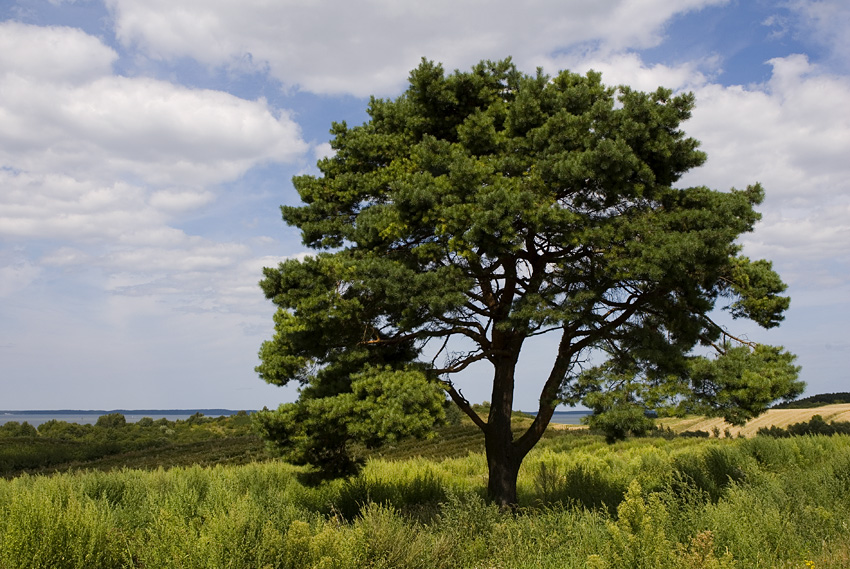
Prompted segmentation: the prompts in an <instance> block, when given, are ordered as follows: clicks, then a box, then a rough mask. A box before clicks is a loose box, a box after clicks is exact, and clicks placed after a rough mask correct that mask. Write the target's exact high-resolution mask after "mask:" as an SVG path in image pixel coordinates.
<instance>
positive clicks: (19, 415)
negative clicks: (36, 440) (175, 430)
mask: <svg viewBox="0 0 850 569" xmlns="http://www.w3.org/2000/svg"><path fill="white" fill-rule="evenodd" d="M109 413H121V414H122V415H124V418H125V419H127V422H128V423H135V422H136V421H138V420H139V419H141V418H142V417H150V418H151V419H153V420H157V419H163V418H164V419H168V420H169V421H177V420H178V419H180V420H185V419H188V418H189V417H191V416H192V415H194V414H195V413H201V414H202V415H204V416H205V417H221V416H222V415H224V416H230V415H235V414H236V413H238V411H233V410H231V409H113V410H112V411H103V410H85V411H83V410H78V409H61V410H58V411H34V410H29V411H0V425H2V424H4V423H8V422H9V421H17V422H18V423H23V422H24V421H26V422H27V423H29V424H30V425H32V426H33V427H38V426H39V425H41V424H42V423H46V422H47V421H50V420H52V419H55V420H57V421H65V422H66V423H77V424H79V425H94V424H95V423H96V422H97V418H98V417H100V416H101V415H108V414H109ZM249 413H250V411H249Z"/></svg>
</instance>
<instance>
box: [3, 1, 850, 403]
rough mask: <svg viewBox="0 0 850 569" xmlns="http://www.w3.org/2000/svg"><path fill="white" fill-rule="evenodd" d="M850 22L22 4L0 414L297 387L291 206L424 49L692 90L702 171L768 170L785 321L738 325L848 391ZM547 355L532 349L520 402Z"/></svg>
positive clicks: (713, 181) (719, 174)
mask: <svg viewBox="0 0 850 569" xmlns="http://www.w3.org/2000/svg"><path fill="white" fill-rule="evenodd" d="M520 5H521V8H520ZM848 29H850V5H848V4H847V3H846V1H845V0H823V1H802V0H789V1H785V2H780V1H761V0H747V1H744V0H740V1H733V0H604V1H600V0H529V1H526V2H523V3H521V4H520V3H517V2H509V1H506V0H490V1H488V2H482V1H481V0H432V1H429V2H427V3H426V2H401V1H398V0H345V1H343V0H316V1H313V2H301V1H296V0H280V1H278V2H266V1H263V0H240V1H239V2H235V1H233V0H145V1H139V0H50V1H41V0H19V1H17V2H15V1H10V0H5V1H4V2H2V3H0V408H3V409H58V408H95V409H97V408H100V409H110V408H179V407H184V408H185V407H225V408H232V409H242V408H245V409H253V408H260V407H263V406H264V405H267V406H269V407H273V406H276V405H277V404H278V403H280V402H282V401H287V400H292V399H293V398H294V397H295V396H296V391H295V389H294V388H278V387H273V386H268V385H266V384H264V383H263V382H262V381H261V380H260V379H258V378H257V376H256V374H255V373H254V371H253V368H254V366H255V365H256V364H257V350H258V349H259V346H260V344H261V343H262V341H263V340H264V339H266V338H268V337H270V335H271V332H272V313H273V307H272V306H271V304H270V303H268V302H267V301H266V300H265V299H264V298H263V296H262V294H261V292H260V290H259V288H258V287H257V285H256V283H257V281H258V280H259V279H260V277H261V269H262V267H263V266H272V265H276V264H277V263H278V262H279V261H280V260H282V259H284V258H286V257H291V256H295V255H299V254H302V253H304V252H305V251H304V248H303V247H302V245H301V242H300V237H299V235H298V233H297V232H296V231H294V230H293V229H291V228H288V227H286V226H285V225H284V224H283V223H282V222H281V221H280V214H279V209H278V206H279V205H281V204H295V203H297V201H298V197H297V195H296V193H295V191H294V190H293V189H292V185H291V183H290V179H291V177H292V176H293V175H295V174H300V173H305V172H315V168H314V165H315V162H316V159H317V158H318V157H321V156H323V155H326V154H327V153H328V152H329V146H328V144H327V141H328V129H329V127H330V123H331V122H332V121H340V120H346V121H348V122H349V123H352V124H359V123H361V122H363V121H364V120H365V119H366V115H365V112H364V109H365V106H366V102H367V100H368V96H369V95H370V94H375V95H378V96H382V97H393V96H396V95H398V94H400V93H401V92H402V91H403V90H404V88H405V81H406V78H407V74H408V72H409V70H410V69H411V68H413V67H415V66H416V65H417V64H418V62H419V60H420V58H421V57H423V56H424V57H427V58H429V59H433V60H436V61H440V62H443V63H444V65H445V67H446V68H447V69H455V68H462V69H467V68H469V67H470V66H472V65H473V64H474V63H476V62H477V61H479V60H481V59H501V58H503V57H505V56H508V55H510V56H513V58H514V60H515V61H516V63H517V64H518V65H519V66H520V67H521V68H522V69H523V70H525V71H527V72H533V71H534V69H535V68H536V67H538V66H541V67H543V68H544V69H545V70H546V71H547V72H549V73H555V72H557V71H558V70H560V69H571V70H573V71H579V72H584V71H586V70H588V69H596V70H598V71H601V72H602V73H603V80H604V81H605V82H606V83H608V84H629V85H631V86H633V87H635V88H639V89H643V90H651V89H654V88H655V87H657V86H659V85H663V86H666V87H669V88H672V89H674V90H676V91H693V92H694V93H695V94H696V96H697V108H696V110H695V112H694V115H693V118H692V119H691V121H689V122H688V123H686V124H685V125H684V127H685V130H686V131H687V132H688V134H690V135H691V136H694V137H696V138H697V139H699V140H701V141H702V143H703V149H704V150H705V151H706V152H707V153H708V155H709V160H708V162H707V163H706V164H705V165H704V166H703V167H701V168H699V169H696V170H694V171H692V172H690V173H689V174H688V175H687V176H686V177H685V178H684V179H683V180H682V181H681V183H680V185H681V186H683V187H684V186H691V185H707V186H710V187H713V188H716V189H724V190H725V189H728V188H731V187H733V186H735V187H743V186H745V185H747V184H750V183H753V182H756V181H758V182H761V183H762V184H763V185H764V186H765V188H766V191H767V199H766V201H765V203H764V204H763V205H762V207H761V211H762V213H763V215H764V217H763V220H762V222H761V223H760V224H759V225H758V227H757V228H756V230H755V231H754V232H753V233H751V234H748V235H746V236H745V237H744V238H743V239H742V243H743V245H744V252H745V254H747V255H749V256H750V257H753V258H767V259H771V260H772V261H774V266H775V268H776V269H778V271H779V272H780V274H782V276H783V278H784V279H785V280H786V282H788V284H789V294H790V295H791V298H792V304H791V309H790V310H789V312H788V314H787V318H786V322H785V323H784V324H783V325H782V326H781V327H780V328H778V329H775V330H770V331H764V330H760V329H758V328H757V327H754V326H747V325H745V324H741V323H740V322H730V324H729V326H730V331H733V332H739V333H743V334H746V335H747V336H748V337H749V338H750V339H752V340H756V341H762V342H765V343H770V344H781V345H784V346H786V347H787V348H788V349H789V350H790V351H792V352H794V353H796V354H798V356H799V359H798V363H799V364H800V365H802V367H803V371H802V378H803V379H804V380H805V381H806V382H808V385H809V387H808V393H809V394H814V393H821V392H831V391H847V390H850V382H848V378H849V377H850V376H848V372H847V368H848V364H850V339H848V333H847V326H846V323H847V322H848V321H850V278H848V277H849V276H850V266H848V265H850V159H849V158H848V157H850V105H848V103H850V34H847V30H848ZM547 348H551V346H550V345H548V344H547V341H546V340H542V341H539V342H537V343H536V344H535V345H533V346H532V347H531V349H529V350H528V353H527V354H526V355H525V356H524V357H523V359H522V360H521V363H522V364H523V369H522V370H521V384H520V386H519V388H518V393H517V404H516V407H517V408H525V409H531V408H534V407H535V406H536V405H535V401H536V396H537V395H538V393H539V391H538V390H537V387H538V386H539V384H540V381H539V378H541V377H543V376H545V374H546V371H547V370H546V369H545V367H546V364H547V362H548V361H549V360H550V359H551V354H550V353H549V350H547ZM487 379H488V378H487V377H486V369H483V368H482V369H479V370H472V371H471V372H470V373H468V374H467V375H466V376H465V377H464V378H463V381H462V386H463V390H464V393H465V394H466V396H467V397H468V398H469V399H471V400H473V401H481V400H485V399H489V395H488V388H487V384H488V381H487Z"/></svg>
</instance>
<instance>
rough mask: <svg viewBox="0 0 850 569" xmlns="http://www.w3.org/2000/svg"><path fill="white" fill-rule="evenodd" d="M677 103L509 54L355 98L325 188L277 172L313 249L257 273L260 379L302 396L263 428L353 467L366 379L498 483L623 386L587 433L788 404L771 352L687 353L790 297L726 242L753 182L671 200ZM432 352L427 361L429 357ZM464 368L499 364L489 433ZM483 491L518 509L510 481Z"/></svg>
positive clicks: (681, 145)
mask: <svg viewBox="0 0 850 569" xmlns="http://www.w3.org/2000/svg"><path fill="white" fill-rule="evenodd" d="M693 106H694V97H693V95H691V94H682V95H675V96H674V95H673V93H672V91H670V90H667V89H663V88H659V89H657V90H656V91H654V92H649V93H644V92H640V91H636V90H633V89H631V88H629V87H625V86H620V87H616V88H614V87H608V86H605V85H604V84H603V83H602V81H601V76H600V75H599V74H598V73H595V72H590V73H588V74H587V75H584V76H582V75H577V74H574V73H570V72H568V71H563V72H560V73H558V74H557V75H556V76H554V77H549V76H547V75H544V74H543V73H542V71H540V70H538V72H537V73H536V74H533V75H527V74H523V73H521V72H520V71H518V70H517V68H516V67H515V65H514V64H513V63H512V62H511V60H510V59H507V60H504V61H497V62H493V61H483V62H481V63H479V64H477V65H475V66H474V67H473V68H472V70H471V71H468V72H461V71H455V72H454V73H451V74H446V73H445V72H444V70H443V68H442V67H441V66H440V65H438V64H435V63H433V62H429V61H425V60H423V61H422V63H421V65H420V66H419V67H418V68H416V69H414V70H413V71H412V72H411V74H410V79H409V87H408V89H407V91H406V92H405V93H404V94H402V95H401V96H400V97H398V98H396V99H393V100H384V99H375V98H373V99H372V100H371V101H370V104H369V107H368V109H367V112H368V114H369V120H368V121H367V122H366V123H365V124H363V125H360V126H355V127H349V126H348V125H347V124H345V123H334V124H333V126H332V130H331V134H332V137H333V138H332V140H331V146H332V148H333V149H334V151H335V153H334V155H333V156H331V157H328V158H324V159H322V160H320V161H319V163H318V168H319V171H320V175H319V176H312V175H301V176H296V177H295V178H294V179H293V184H294V186H295V189H296V190H297V191H298V193H299V195H300V197H301V200H302V202H303V203H302V205H300V206H284V207H282V208H281V209H282V214H283V218H284V220H285V221H286V222H287V223H288V224H290V225H292V226H294V227H297V228H298V229H299V230H300V231H301V235H302V238H303V242H304V244H305V245H307V246H309V247H311V248H313V249H314V250H315V251H316V253H315V255H313V256H308V257H305V258H303V259H290V260H287V261H285V262H284V263H282V264H280V265H279V266H278V267H276V268H266V269H264V279H263V280H262V282H261V283H260V285H261V287H262V289H263V292H264V293H265V295H266V297H267V298H268V299H270V300H271V301H273V302H274V304H275V305H276V306H277V307H278V310H277V313H276V314H275V317H274V321H275V332H274V335H273V337H272V338H271V339H270V340H268V341H267V342H265V343H264V344H263V345H262V347H261V349H260V359H261V363H260V365H259V366H258V367H257V371H258V372H259V374H260V376H261V377H262V378H263V379H264V380H265V381H267V382H269V383H273V384H276V385H285V384H287V383H289V382H291V381H295V382H298V383H300V384H301V386H302V390H301V396H300V399H301V400H300V402H299V403H298V404H295V405H294V406H293V407H286V408H282V409H280V410H279V411H278V412H277V413H278V417H279V419H280V421H278V423H279V424H278V425H277V426H272V425H271V419H270V418H269V417H270V416H267V418H269V421H267V423H265V425H266V426H265V427H263V429H264V430H263V432H264V433H265V434H266V436H269V437H271V438H276V437H280V438H281V440H282V441H284V442H283V446H284V447H287V448H292V449H296V450H295V451H293V452H294V455H293V457H294V459H296V460H298V461H302V462H312V463H314V464H318V465H321V466H323V467H324V466H327V467H328V468H330V469H331V470H336V471H339V472H344V471H348V470H350V468H351V467H352V465H353V463H354V462H356V461H353V459H352V458H351V457H350V452H349V451H348V450H346V448H345V447H346V445H347V441H348V440H349V438H350V437H352V436H353V434H352V433H350V432H349V431H350V429H351V427H350V423H349V422H347V421H346V420H345V419H344V418H343V417H342V416H341V415H340V412H339V410H340V409H341V408H344V407H345V406H346V404H345V403H344V401H345V400H346V398H347V396H348V394H350V393H352V383H351V382H352V377H354V376H356V375H357V374H358V373H360V372H362V371H363V370H364V369H367V368H369V366H371V367H372V368H381V369H387V368H388V369H390V370H394V371H400V370H403V371H407V370H409V369H411V368H410V367H409V366H411V365H413V366H415V369H417V370H420V371H421V372H422V373H424V374H425V375H426V376H427V377H428V378H429V379H431V380H432V381H437V380H440V381H441V385H442V386H443V387H444V388H445V390H446V391H447V392H448V393H449V395H450V396H451V398H452V400H453V401H454V402H455V403H457V404H458V405H459V406H460V407H461V409H462V410H463V411H464V412H465V413H466V414H467V415H468V416H470V417H471V418H473V420H474V421H475V422H476V424H478V425H479V426H480V427H481V428H482V430H483V431H484V433H485V438H486V439H487V442H486V448H488V449H489V450H490V453H491V456H490V458H491V460H490V461H489V462H488V464H489V466H490V468H491V469H494V470H493V471H494V472H496V471H498V472H499V474H498V476H496V479H500V480H501V479H505V478H511V477H515V471H516V465H518V464H520V463H521V461H522V460H523V458H524V457H525V456H526V455H527V453H528V452H529V451H530V450H531V448H533V447H534V445H535V444H536V443H537V442H538V441H539V440H540V437H541V436H542V433H543V431H544V428H545V426H546V422H547V419H546V418H547V417H549V416H550V414H551V412H552V410H553V409H554V407H555V406H556V405H557V404H558V402H559V398H560V400H561V401H571V402H578V401H580V400H582V399H583V398H585V397H586V396H589V397H591V398H593V397H594V396H593V395H589V394H590V393H594V392H599V391H606V390H608V389H609V388H611V386H612V385H613V384H615V383H616V381H614V380H613V378H614V377H615V376H616V377H628V378H630V379H629V382H628V383H629V388H628V390H627V391H628V395H624V397H625V399H624V401H626V402H627V403H623V404H618V405H613V404H612V403H611V404H609V403H610V402H606V401H601V400H600V401H596V403H597V404H598V405H599V406H600V407H602V408H604V409H605V413H607V414H608V416H607V418H604V417H602V414H600V418H598V419H594V420H596V421H599V424H600V426H604V427H605V428H606V429H607V431H608V433H609V435H611V436H612V438H617V437H619V436H621V435H622V434H623V433H625V432H626V431H635V432H643V431H645V429H646V428H647V425H648V423H647V422H646V421H644V420H641V418H640V416H639V414H638V413H637V412H636V410H637V409H638V407H637V406H639V405H642V406H644V407H649V408H654V407H655V406H664V405H666V406H675V404H676V403H678V402H680V401H688V402H692V404H694V405H697V404H699V405H704V406H706V407H707V408H710V409H711V410H712V411H715V412H717V413H721V414H723V415H724V416H727V417H729V418H730V420H733V421H739V420H743V419H744V418H746V417H751V416H753V415H754V414H757V413H759V412H760V411H761V410H763V409H764V408H765V406H766V405H768V404H770V403H771V402H773V401H774V400H777V399H780V398H783V397H791V396H796V395H797V394H798V393H799V391H800V384H799V383H797V382H796V373H797V368H795V367H794V366H792V365H791V360H792V359H793V357H792V356H790V355H789V354H786V353H785V352H783V351H782V350H781V349H779V348H771V347H767V346H753V347H746V348H744V349H743V350H738V349H737V348H731V347H729V348H723V349H722V351H723V352H724V355H723V356H721V357H719V358H718V359H716V360H712V361H708V360H706V361H704V362H703V361H702V360H696V361H695V362H694V361H692V357H691V355H692V350H694V348H696V347H697V346H699V345H700V344H701V345H703V346H711V345H715V346H718V345H725V342H726V341H728V340H730V339H731V337H730V336H728V335H727V334H726V333H725V332H724V331H723V330H722V329H721V328H720V327H719V326H718V325H717V324H715V323H714V322H712V321H711V319H710V317H709V315H710V313H711V312H712V311H713V310H714V309H715V308H722V307H723V306H722V303H726V302H728V305H727V306H725V308H727V309H728V310H729V311H730V312H731V314H732V316H733V317H734V318H740V317H745V318H749V319H751V320H753V321H755V322H757V323H758V324H760V325H761V326H763V327H765V328H770V327H773V326H776V325H777V324H778V323H779V322H780V321H781V320H782V317H783V316H782V314H783V311H784V310H785V309H786V308H787V307H788V302H789V301H788V298H787V297H784V296H782V293H783V292H784V290H785V285H784V283H782V281H781V279H780V278H779V276H778V275H777V274H776V273H775V272H774V271H773V269H772V267H771V264H770V263H769V262H768V261H762V260H755V261H752V260H750V259H748V258H746V257H742V256H739V252H740V246H739V245H737V243H736V240H737V239H738V238H739V236H740V235H741V234H743V233H745V232H748V231H751V230H752V229H753V227H754V224H755V223H756V222H757V221H758V220H759V218H760V216H759V214H758V213H757V212H756V211H755V209H754V208H755V206H757V205H758V204H760V203H761V202H762V200H763V199H764V191H763V189H762V188H761V187H760V186H759V185H753V186H749V187H747V188H746V189H743V190H736V189H732V190H731V191H714V190H711V189H708V188H705V187H692V188H675V187H674V185H675V184H676V182H677V181H678V180H679V179H680V177H681V176H682V175H683V174H684V173H685V172H687V171H688V170H689V169H691V168H693V167H696V166H699V165H701V164H702V163H703V162H704V161H705V159H706V156H705V154H704V153H702V152H700V151H699V150H698V146H699V143H698V142H697V141H696V140H694V139H693V138H689V137H687V136H686V134H685V133H684V132H683V131H682V130H681V128H680V125H681V123H682V122H684V121H685V120H687V119H688V118H689V117H690V115H691V110H692V108H693ZM718 303H720V304H721V306H718ZM549 332H551V333H553V334H556V335H560V340H559V342H558V349H557V352H556V353H554V354H552V366H551V371H550V372H549V374H548V375H547V377H546V379H545V382H544V385H543V387H542V391H541V393H540V398H539V401H540V407H539V409H538V411H539V413H538V416H539V417H540V418H541V419H540V421H538V422H536V423H530V424H529V425H528V427H527V431H526V432H525V433H524V434H522V435H520V436H517V437H512V436H510V435H511V423H512V417H511V411H512V409H511V408H510V402H511V401H512V399H513V390H514V388H515V380H516V379H517V378H519V377H520V374H519V373H517V369H516V366H517V362H518V361H519V355H520V353H521V351H522V348H523V345H524V343H525V341H526V340H527V339H528V338H530V337H532V336H536V335H540V334H544V333H549ZM460 340H462V341H463V342H464V344H463V345H464V346H467V347H465V348H464V351H455V348H454V346H455V345H456V344H455V342H456V341H460ZM429 342H435V343H436V344H437V345H438V346H440V347H439V348H438V349H437V350H436V354H437V355H436V357H435V356H434V355H433V354H434V352H435V350H430V351H429V352H428V354H429V355H428V357H425V356H424V352H423V350H424V349H425V346H426V345H427V344H428V343H429ZM594 350H595V351H597V352H602V353H605V354H607V356H608V358H609V361H608V362H607V363H606V364H603V366H604V367H603V371H604V373H602V374H601V375H600V374H597V375H598V377H596V378H595V379H596V380H595V381H589V382H588V381H585V379H588V378H587V377H585V378H582V377H581V376H580V374H579V366H578V365H577V363H578V362H579V361H583V360H585V359H586V357H587V354H588V352H589V351H594ZM749 360H752V361H751V362H750V361H749ZM480 361H486V362H489V363H490V364H491V365H492V366H493V386H494V390H493V402H492V405H491V406H490V408H489V410H488V412H487V418H486V419H483V418H481V419H478V418H477V416H476V413H475V410H474V409H473V408H472V407H471V405H470V404H469V402H468V401H466V400H465V399H464V398H463V396H462V395H461V394H460V393H459V392H457V391H456V390H455V389H454V387H453V385H452V383H451V377H452V374H454V373H456V372H460V371H462V370H464V369H466V368H467V367H468V366H469V365H471V364H473V363H476V362H480ZM592 375H593V374H591V376H592ZM619 389H621V388H620V387H617V389H616V390H619ZM727 391H728V392H729V393H726V392H727ZM340 397H342V399H339V398H340ZM600 397H602V396H600ZM621 399H622V398H621ZM430 409H431V407H430V406H428V405H424V406H420V407H418V408H417V409H416V410H415V412H418V413H426V412H428V411H429V410H430ZM411 416H413V415H411ZM410 420H411V421H413V422H414V423H416V424H424V423H430V422H433V421H432V420H431V419H428V418H423V417H416V418H411V419H410ZM305 421H306V422H309V424H310V428H309V429H306V428H303V429H302V428H301V427H298V426H297V424H298V423H303V422H305ZM485 421H486V422H487V426H485ZM402 424H403V423H401V422H398V421H396V420H392V421H390V422H388V423H386V426H389V425H393V426H394V427H397V426H401V425H402ZM388 433H389V432H388V431H384V432H383V433H380V434H378V435H377V436H376V441H375V442H377V441H384V440H391V439H392V437H389V436H386V435H388ZM358 436H362V434H361V435H358ZM307 439H310V440H307ZM298 449H301V450H298ZM490 491H491V493H494V497H495V498H497V499H499V500H501V501H502V502H505V503H507V502H510V501H512V500H513V499H514V498H513V488H512V481H508V482H506V483H505V484H497V485H495V486H493V487H491V488H490ZM495 494H499V496H496V495H495Z"/></svg>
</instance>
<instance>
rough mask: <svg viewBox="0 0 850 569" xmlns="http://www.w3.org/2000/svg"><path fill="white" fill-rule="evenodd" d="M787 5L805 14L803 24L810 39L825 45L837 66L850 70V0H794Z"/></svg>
mask: <svg viewBox="0 0 850 569" xmlns="http://www.w3.org/2000/svg"><path fill="white" fill-rule="evenodd" d="M788 5H789V7H790V8H791V9H792V10H793V11H794V12H796V13H797V14H798V15H799V16H801V17H802V20H801V22H800V27H801V28H802V33H803V34H805V35H806V37H807V38H808V39H809V41H811V42H813V43H816V44H820V45H823V46H824V47H826V49H827V50H828V51H829V52H830V54H831V57H832V63H833V64H835V66H836V67H837V68H838V69H840V70H842V71H844V72H847V71H850V63H849V62H850V36H848V34H847V30H848V29H850V4H848V3H847V2H846V0H816V1H812V0H791V2H789V4H788Z"/></svg>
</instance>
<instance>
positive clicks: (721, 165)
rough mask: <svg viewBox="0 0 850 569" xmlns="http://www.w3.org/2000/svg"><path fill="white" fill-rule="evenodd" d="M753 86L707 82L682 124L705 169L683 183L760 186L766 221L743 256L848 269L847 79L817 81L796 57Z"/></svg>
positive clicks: (817, 73) (816, 73) (814, 70)
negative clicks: (825, 262) (704, 158)
mask: <svg viewBox="0 0 850 569" xmlns="http://www.w3.org/2000/svg"><path fill="white" fill-rule="evenodd" d="M770 63H771V65H772V66H773V74H772V77H771V79H770V80H769V81H768V83H767V84H765V85H763V86H760V87H759V88H744V87H740V86H731V87H723V86H720V85H714V84H706V85H704V86H702V87H700V88H698V89H696V95H697V108H696V110H695V112H694V116H693V119H692V120H691V121H690V122H689V123H687V124H686V129H687V131H688V133H690V134H692V135H694V136H695V137H696V138H698V139H699V140H701V141H702V143H703V149H704V150H705V151H706V152H707V153H708V156H709V159H708V162H707V164H706V165H705V166H704V167H702V168H699V169H697V170H694V171H693V172H692V173H690V174H689V175H687V176H686V177H685V178H684V179H683V180H682V183H683V184H705V185H709V186H712V187H716V188H720V189H726V188H730V187H733V186H735V187H743V186H745V185H747V184H750V183H754V182H760V183H762V184H763V185H764V187H765V190H766V192H767V199H766V201H765V204H764V205H763V206H761V210H762V211H763V212H764V218H763V221H762V223H761V224H760V225H759V227H758V229H757V231H756V232H755V233H754V234H753V235H752V236H748V237H747V240H746V243H747V245H748V249H749V250H750V251H752V252H753V253H754V254H755V253H758V254H759V255H764V256H767V257H768V258H775V259H782V260H786V261H788V262H792V261H793V262H799V260H802V259H805V260H807V261H814V260H819V259H825V258H828V257H833V258H838V259H844V260H845V261H850V256H848V252H850V217H848V216H847V215H846V212H847V207H848V203H850V202H848V198H847V196H848V195H850V163H848V161H847V156H850V109H848V108H847V107H846V106H843V105H837V104H836V102H837V101H843V100H848V99H850V81H848V79H847V78H846V77H840V76H833V75H829V74H825V73H822V72H821V70H820V69H819V68H818V67H817V66H814V65H812V64H810V63H809V62H808V60H807V59H806V58H805V57H804V56H801V55H793V56H789V57H786V58H778V59H773V60H771V62H770Z"/></svg>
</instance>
